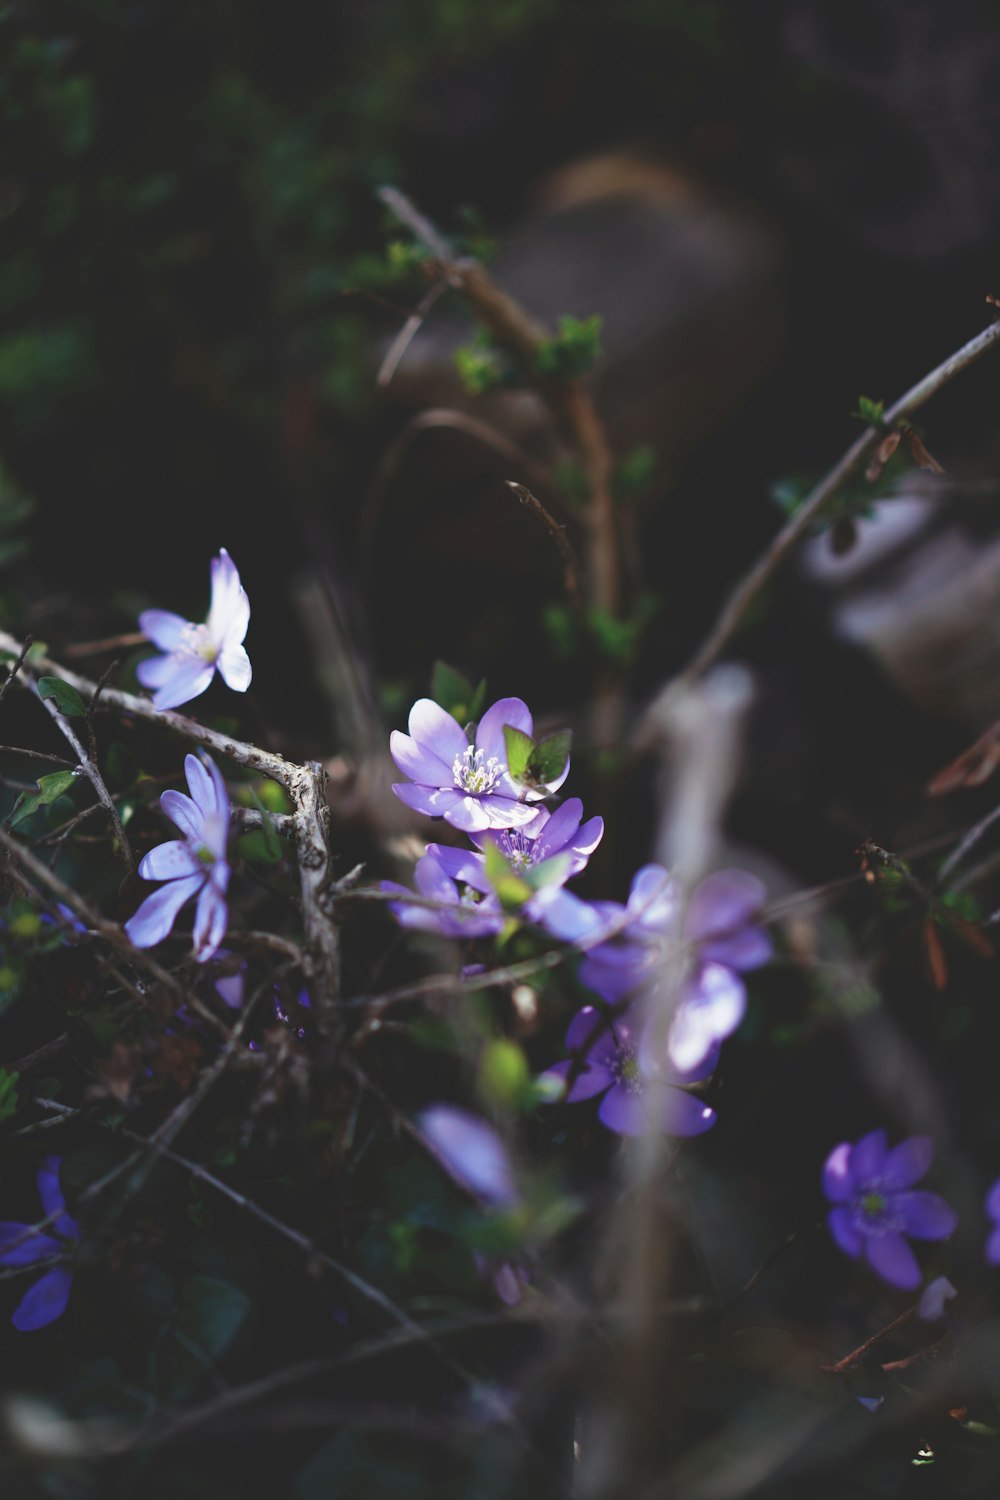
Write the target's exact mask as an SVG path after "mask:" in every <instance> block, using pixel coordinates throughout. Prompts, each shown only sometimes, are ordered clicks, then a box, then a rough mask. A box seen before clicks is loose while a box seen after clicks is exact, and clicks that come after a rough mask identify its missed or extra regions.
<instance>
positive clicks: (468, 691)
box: [431, 661, 486, 729]
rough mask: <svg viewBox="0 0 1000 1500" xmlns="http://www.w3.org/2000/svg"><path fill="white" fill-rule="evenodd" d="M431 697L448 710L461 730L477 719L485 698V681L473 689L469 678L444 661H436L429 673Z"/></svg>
mask: <svg viewBox="0 0 1000 1500" xmlns="http://www.w3.org/2000/svg"><path fill="white" fill-rule="evenodd" d="M431 697H432V698H433V699H434V702H435V703H439V704H440V705H441V707H442V708H445V709H447V710H448V712H449V713H450V714H451V715H452V717H453V718H455V719H457V720H458V722H459V723H460V724H461V725H462V727H463V729H464V728H465V726H466V724H469V723H471V722H472V721H473V720H475V719H478V718H479V715H480V713H481V712H482V707H483V702H484V700H485V698H486V679H485V678H483V679H482V680H481V681H480V682H479V684H478V686H477V687H473V686H472V683H471V681H470V680H469V678H467V677H465V676H463V675H462V673H461V672H459V671H458V669H457V668H456V667H450V666H449V665H448V663H447V662H445V661H436V662H435V663H434V670H433V672H432V673H431Z"/></svg>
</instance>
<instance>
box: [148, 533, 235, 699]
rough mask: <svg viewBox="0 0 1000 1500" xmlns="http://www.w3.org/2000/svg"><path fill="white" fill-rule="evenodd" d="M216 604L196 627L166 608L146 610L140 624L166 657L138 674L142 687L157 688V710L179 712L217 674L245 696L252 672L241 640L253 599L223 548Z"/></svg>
mask: <svg viewBox="0 0 1000 1500" xmlns="http://www.w3.org/2000/svg"><path fill="white" fill-rule="evenodd" d="M211 567H212V600H211V604H210V606H209V611H208V619H207V620H206V621H205V623H204V625H195V624H192V622H191V621H190V620H184V619H182V618H181V616H180V615H175V614H171V612H170V611H169V610H167V609H147V610H144V611H143V613H142V614H141V615H140V616H139V626H140V628H141V630H142V631H143V633H144V634H145V635H147V636H148V637H149V639H150V640H151V641H152V642H153V645H154V646H159V648H160V650H161V651H162V652H164V653H165V654H164V655H163V656H151V657H150V658H149V659H148V660H147V661H141V662H140V663H139V665H138V667H137V668H136V675H137V677H138V678H139V681H140V682H141V683H142V685H143V687H147V688H151V689H154V692H153V703H154V705H155V706H156V707H157V708H177V707H178V706H179V705H180V704H181V703H189V702H190V701H191V699H192V698H197V697H198V696H199V694H200V693H203V692H204V691H205V689H206V688H207V687H208V684H209V683H210V682H211V680H212V678H213V677H214V676H215V673H216V670H218V671H219V672H220V673H221V675H222V680H223V682H225V684H226V686H227V687H231V688H232V689H233V691H234V692H235V693H245V692H246V690H247V688H248V687H249V686H250V678H251V676H252V675H253V674H252V668H251V666H250V658H249V656H247V653H246V651H245V649H244V646H243V640H244V637H245V636H246V633H247V626H248V625H249V623H250V601H249V599H248V598H247V596H246V590H245V589H244V588H243V587H242V586H241V584H240V575H239V573H238V572H237V571H236V564H235V563H234V562H233V560H232V558H231V557H230V556H229V553H228V552H227V551H226V549H225V547H222V548H220V550H219V555H218V556H217V557H213V558H212V564H211Z"/></svg>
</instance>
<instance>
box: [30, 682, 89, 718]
mask: <svg viewBox="0 0 1000 1500" xmlns="http://www.w3.org/2000/svg"><path fill="white" fill-rule="evenodd" d="M38 696H39V697H40V698H52V699H54V700H55V704H56V707H57V708H58V709H59V712H60V713H63V714H66V716H67V717H68V718H71V719H73V718H76V719H83V718H86V716H87V706H86V704H85V703H84V701H83V699H82V698H81V697H80V694H79V693H78V692H77V690H76V688H75V687H73V686H72V684H71V683H69V682H63V680H62V678H61V677H39V679H38Z"/></svg>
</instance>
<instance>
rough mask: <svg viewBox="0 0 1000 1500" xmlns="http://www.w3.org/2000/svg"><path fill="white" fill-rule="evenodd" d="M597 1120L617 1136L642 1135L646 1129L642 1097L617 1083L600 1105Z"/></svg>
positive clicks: (635, 1091)
mask: <svg viewBox="0 0 1000 1500" xmlns="http://www.w3.org/2000/svg"><path fill="white" fill-rule="evenodd" d="M597 1118H598V1119H599V1120H600V1122H601V1124H602V1125H606V1126H607V1128H608V1129H609V1130H613V1131H614V1132H615V1134H616V1135H642V1134H643V1132H644V1131H645V1129H646V1120H645V1114H644V1111H643V1104H642V1095H641V1094H640V1093H639V1092H638V1091H637V1090H632V1089H627V1088H624V1087H623V1086H622V1084H620V1083H616V1084H615V1085H614V1087H613V1088H610V1089H608V1092H607V1093H606V1094H605V1096H604V1098H603V1099H602V1100H601V1102H600V1104H599V1105H598V1109H597Z"/></svg>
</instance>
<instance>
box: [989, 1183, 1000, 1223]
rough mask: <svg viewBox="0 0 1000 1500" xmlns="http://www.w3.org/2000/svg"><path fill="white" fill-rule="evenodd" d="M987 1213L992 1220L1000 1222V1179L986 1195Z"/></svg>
mask: <svg viewBox="0 0 1000 1500" xmlns="http://www.w3.org/2000/svg"><path fill="white" fill-rule="evenodd" d="M986 1212H987V1213H988V1214H989V1216H990V1218H991V1219H994V1220H997V1221H1000V1177H998V1178H997V1180H996V1182H994V1184H993V1186H992V1187H991V1188H990V1190H989V1192H988V1193H987V1194H986Z"/></svg>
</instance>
